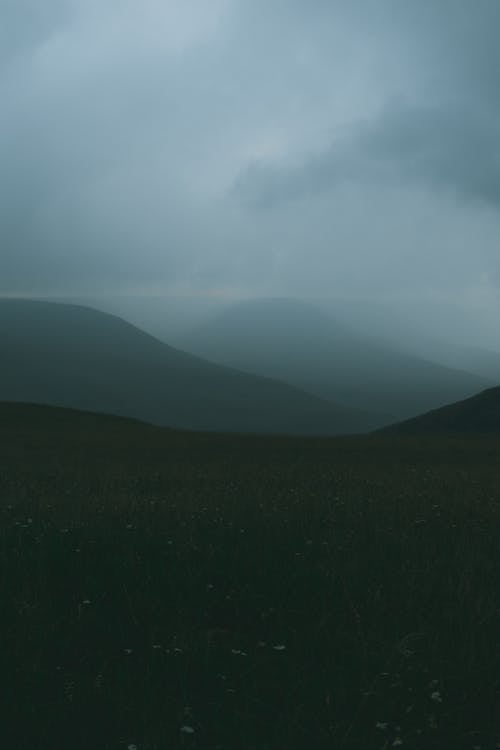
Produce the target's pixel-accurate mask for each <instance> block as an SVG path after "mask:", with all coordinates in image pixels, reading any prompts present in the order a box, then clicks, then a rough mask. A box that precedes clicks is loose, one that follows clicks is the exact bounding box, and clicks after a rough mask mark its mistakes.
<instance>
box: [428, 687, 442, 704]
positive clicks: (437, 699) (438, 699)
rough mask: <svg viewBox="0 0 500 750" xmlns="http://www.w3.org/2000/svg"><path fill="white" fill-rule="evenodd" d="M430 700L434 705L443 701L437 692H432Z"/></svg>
mask: <svg viewBox="0 0 500 750" xmlns="http://www.w3.org/2000/svg"><path fill="white" fill-rule="evenodd" d="M431 700H432V701H434V703H442V702H443V699H442V698H441V693H440V692H439V690H434V692H433V693H431Z"/></svg>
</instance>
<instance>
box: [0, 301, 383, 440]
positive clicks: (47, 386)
mask: <svg viewBox="0 0 500 750" xmlns="http://www.w3.org/2000/svg"><path fill="white" fill-rule="evenodd" d="M0 341H1V345H2V367H1V369H0V400H3V401H15V402H32V403H44V404H51V405H54V406H62V407H67V408H76V409H84V410H90V411H96V412H105V413H109V414H116V415H121V416H128V417H134V418H136V419H140V420H143V421H146V422H151V423H153V424H157V425H166V426H170V427H176V428H182V429H191V430H210V431H238V432H240V431H241V432H263V433H266V432H273V433H290V434H339V433H344V432H357V431H361V430H363V429H364V430H367V429H370V428H373V427H375V426H376V419H375V418H372V417H371V416H370V415H367V414H363V413H361V412H357V411H355V410H353V409H348V408H346V407H343V406H336V405H334V404H332V403H329V402H327V401H325V400H324V399H321V398H318V397H317V396H315V395H310V394H308V393H306V392H304V391H302V390H300V389H299V388H297V387H293V386H291V385H289V384H285V383H280V382H277V381H276V380H275V379H271V378H264V377H259V376H256V375H251V374H247V373H244V372H241V371H238V370H236V369H232V368H229V367H225V366H220V365H216V364H213V363H210V362H206V361H204V360H203V359H201V358H199V357H196V356H193V355H191V354H187V353H185V352H183V351H180V350H179V349H175V348H174V347H171V346H168V345H167V344H165V343H163V342H161V341H159V340H157V339H155V338H154V337H152V336H150V335H148V334H146V333H144V332H143V331H141V330H140V329H138V328H136V327H135V326H133V325H131V324H129V323H127V322H126V321H124V320H122V319H121V318H118V317H115V316H113V315H109V314H106V313H102V312H98V311H97V310H93V309H91V308H88V307H82V306H78V305H69V304H57V303H53V302H36V301H27V300H5V299H4V300H0Z"/></svg>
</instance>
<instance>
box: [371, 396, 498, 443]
mask: <svg viewBox="0 0 500 750" xmlns="http://www.w3.org/2000/svg"><path fill="white" fill-rule="evenodd" d="M380 433H381V434H382V433H387V434H393V433H394V434H407V435H421V434H431V435H432V434H445V433H446V434H452V433H462V434H464V433H467V434H477V435H481V434H491V433H495V434H497V435H499V436H500V387H495V388H488V389H487V390H486V391H482V392H481V393H478V394H477V395H475V396H472V398H468V399H465V400H464V401H458V402H457V403H454V404H449V405H448V406H443V407H442V408H441V409H434V410H433V411H430V412H428V413H427V414H422V415H420V416H418V417H415V418H414V419H409V420H406V421H405V422H400V423H399V424H394V425H390V426H389V427H385V428H384V429H383V430H381V431H380Z"/></svg>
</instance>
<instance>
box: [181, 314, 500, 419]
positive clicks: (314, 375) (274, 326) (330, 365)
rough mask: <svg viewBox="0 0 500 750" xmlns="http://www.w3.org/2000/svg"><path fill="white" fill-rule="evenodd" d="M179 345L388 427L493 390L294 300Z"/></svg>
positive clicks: (221, 322) (201, 331)
mask: <svg viewBox="0 0 500 750" xmlns="http://www.w3.org/2000/svg"><path fill="white" fill-rule="evenodd" d="M177 343H178V345H179V346H181V347H182V348H183V349H185V350H187V351H190V352H192V353H194V354H197V355H198V356H202V357H205V358H207V359H210V360H212V361H214V362H218V363H221V364H225V365H229V366H232V367H239V368H241V369H244V370H246V371H248V372H253V373H255V374H258V375H263V376H267V377H274V378H278V379H280V380H284V381H286V382H288V383H290V384H293V385H294V386H296V387H299V388H303V389H304V390H307V391H309V392H310V393H314V394H316V395H317V396H319V397H321V398H325V399H329V400H332V401H334V402H337V403H343V404H344V405H345V406H346V407H350V408H352V407H354V406H355V407H356V408H359V409H362V410H368V411H371V412H373V411H374V410H376V411H377V412H379V413H382V414H387V415H390V417H389V418H388V419H387V418H386V419H385V423H388V422H389V421H396V420H401V419H406V418H409V417H413V416H416V415H418V414H420V413H422V412H426V411H428V410H429V409H432V408H436V407H438V406H442V405H444V404H446V403H450V402H453V401H456V400H458V399H462V398H465V397H467V396H470V395H472V394H474V393H477V392H478V391H481V390H483V389H484V388H487V387H488V386H490V385H492V383H491V382H490V381H488V380H487V379H485V378H482V377H481V376H478V375H475V374H471V373H468V372H465V371H461V370H456V369H453V368H450V367H445V366H442V365H439V364H437V363H434V362H431V361H428V360H426V359H423V358H421V357H418V356H413V355H411V354H408V353H405V352H402V351H398V350H397V349H395V348H392V347H390V346H389V345H387V344H386V343H385V342H382V341H380V340H377V339H375V338H370V337H365V336H362V335H361V334H359V333H357V331H355V330H353V329H351V328H350V327H349V326H347V325H346V324H340V323H338V322H337V321H336V320H335V319H334V318H332V317H331V316H330V315H329V314H327V313H325V312H323V311H322V310H320V309H318V308H316V307H315V306H314V305H311V304H309V303H306V302H301V301H297V300H290V299H270V300H250V301H246V302H242V303H238V304H236V305H232V306H231V307H229V308H227V309H226V310H225V311H224V312H223V313H222V314H219V315H218V316H216V317H213V318H212V319H210V320H208V321H206V322H205V323H204V324H203V325H202V326H199V327H198V328H197V329H195V330H194V331H192V332H190V334H189V335H186V336H184V337H182V338H180V339H178V341H177ZM383 422H384V418H383V417H382V418H381V421H380V425H382V424H383Z"/></svg>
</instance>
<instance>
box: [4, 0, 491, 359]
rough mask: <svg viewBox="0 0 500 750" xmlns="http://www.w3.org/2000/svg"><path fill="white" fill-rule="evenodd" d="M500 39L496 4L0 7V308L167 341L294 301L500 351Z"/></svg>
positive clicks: (381, 330) (194, 2)
mask: <svg viewBox="0 0 500 750" xmlns="http://www.w3.org/2000/svg"><path fill="white" fill-rule="evenodd" d="M499 23H500V5H499V4H498V3H497V2H496V0H491V1H490V0H477V1H476V2H475V3H470V2H466V1H465V0H432V2H431V0H422V1H421V2H418V3H416V2H413V0H406V1H405V0H378V1H377V2H375V1H374V0H365V1H364V2H361V0H349V2H347V1H344V2H340V1H339V0H337V1H335V0H330V1H329V2H324V1H323V0H315V2H312V3H306V2H298V0H287V2H285V0H267V2H263V0H213V2H211V3H206V2H204V1H203V0H183V2H177V1H176V0H172V2H168V3H165V2H160V1H159V0H144V2H142V3H140V4H137V3H133V2H130V1H129V0H120V2H118V0H101V1H100V2H97V1H93V0H85V2H83V0H46V2H44V3H43V4H42V3H39V2H38V1H37V0H0V98H1V106H2V118H1V120H0V163H1V164H2V181H1V187H0V294H2V295H9V296H16V295H22V296H35V297H49V298H60V299H74V300H80V301H81V300H87V301H91V302H92V303H93V304H95V305H96V306H98V307H101V308H102V309H106V310H109V311H112V312H117V313H119V314H122V315H125V316H126V317H128V318H129V319H131V320H133V322H136V323H138V324H140V325H143V326H144V327H147V328H148V329H149V330H151V332H154V333H155V334H156V335H160V334H161V335H162V336H164V337H169V336H176V335H178V334H179V333H180V332H182V331H183V330H187V329H188V328H189V327H190V326H193V325H196V324H197V323H198V322H199V321H200V320H202V319H203V318H204V317H206V316H208V315H211V314H213V313H214V312H216V311H217V310H218V309H221V308H222V307H223V306H224V305H226V304H228V303H231V302H233V301H236V300H238V299H244V298H252V297H269V296H273V297H274V296H287V297H299V298H304V299H309V300H314V301H316V302H317V303H318V304H319V305H321V306H323V307H324V308H325V309H328V310H330V311H331V312H332V313H333V314H335V315H337V316H340V317H342V318H346V319H349V320H350V321H351V322H353V323H354V324H355V325H359V327H361V328H363V329H365V330H368V329H369V330H370V332H372V333H375V334H376V335H382V336H386V337H388V338H389V339H391V340H394V341H398V342H399V343H401V342H403V343H405V342H406V343H408V339H409V337H410V338H411V340H412V345H413V346H414V348H419V349H420V350H425V349H426V347H427V348H429V347H431V344H429V343H428V340H429V339H432V340H433V341H435V340H436V339H437V340H442V339H444V340H447V341H449V342H451V343H465V344H475V345H476V344H478V345H481V346H484V347H488V348H493V349H497V350H498V349H500V341H499V340H498V334H497V320H498V319H499V317H500V253H499V250H498V236H499V230H500V89H499V88H498V84H497V72H498V70H499V68H500V48H499V47H498V44H497V38H496V34H497V30H498V28H499ZM426 342H427V343H426ZM431 348H432V347H431Z"/></svg>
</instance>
